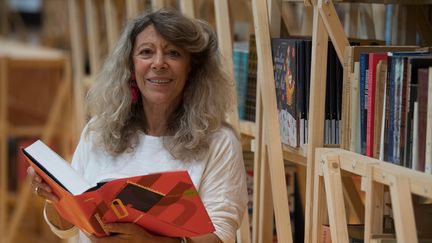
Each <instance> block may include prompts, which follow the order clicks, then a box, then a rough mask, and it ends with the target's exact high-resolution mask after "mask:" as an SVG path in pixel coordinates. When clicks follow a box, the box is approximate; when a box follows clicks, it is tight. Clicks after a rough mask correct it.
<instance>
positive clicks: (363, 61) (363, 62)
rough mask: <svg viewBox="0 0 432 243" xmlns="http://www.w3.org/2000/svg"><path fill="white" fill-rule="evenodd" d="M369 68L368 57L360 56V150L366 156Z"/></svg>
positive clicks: (365, 55)
mask: <svg viewBox="0 0 432 243" xmlns="http://www.w3.org/2000/svg"><path fill="white" fill-rule="evenodd" d="M367 66H368V55H367V54H361V55H360V111H359V112H360V150H361V154H363V155H364V154H366V122H365V121H366V116H365V113H364V107H365V97H366V85H367V77H366V75H367Z"/></svg>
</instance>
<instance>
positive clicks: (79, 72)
mask: <svg viewBox="0 0 432 243" xmlns="http://www.w3.org/2000/svg"><path fill="white" fill-rule="evenodd" d="M68 3H69V24H70V32H71V33H70V35H71V52H72V66H73V79H74V80H73V93H74V106H75V113H76V115H75V123H76V131H77V134H76V137H79V134H81V130H82V129H83V128H84V122H85V112H84V91H83V77H84V53H83V45H82V42H81V41H82V35H81V16H80V14H79V12H78V9H79V4H78V1H77V0H69V1H68Z"/></svg>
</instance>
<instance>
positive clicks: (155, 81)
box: [147, 79, 172, 84]
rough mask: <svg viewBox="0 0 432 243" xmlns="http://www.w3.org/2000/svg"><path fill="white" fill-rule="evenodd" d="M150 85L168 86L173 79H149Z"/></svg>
mask: <svg viewBox="0 0 432 243" xmlns="http://www.w3.org/2000/svg"><path fill="white" fill-rule="evenodd" d="M147 81H149V82H150V83H154V84H167V83H169V82H171V81H172V79H147Z"/></svg>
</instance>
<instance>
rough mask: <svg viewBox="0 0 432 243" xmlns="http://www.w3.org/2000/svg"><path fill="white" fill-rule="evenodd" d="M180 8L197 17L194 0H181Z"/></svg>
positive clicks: (191, 16)
mask: <svg viewBox="0 0 432 243" xmlns="http://www.w3.org/2000/svg"><path fill="white" fill-rule="evenodd" d="M180 9H181V11H182V13H184V14H185V15H186V16H188V17H190V18H195V7H194V0H180Z"/></svg>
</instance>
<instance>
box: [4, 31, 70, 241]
mask: <svg viewBox="0 0 432 243" xmlns="http://www.w3.org/2000/svg"><path fill="white" fill-rule="evenodd" d="M0 47H1V48H0V70H1V76H0V84H1V89H0V92H1V94H0V97H1V100H0V128H1V129H0V132H1V133H0V137H1V139H0V149H1V151H0V154H1V156H2V157H1V158H0V166H1V183H0V185H1V188H0V194H1V195H0V198H1V201H0V208H1V210H0V211H1V218H0V235H1V236H2V240H4V242H12V241H13V240H14V237H15V235H16V233H17V230H18V226H19V223H20V219H21V217H22V216H23V215H24V213H25V209H26V205H27V203H28V200H29V198H30V196H31V192H30V183H23V185H22V187H21V188H20V190H19V192H18V193H12V194H9V193H8V178H9V177H11V176H12V175H9V174H8V158H7V155H8V139H9V137H10V136H27V137H28V136H40V137H41V138H42V139H43V140H44V141H51V139H52V138H53V137H54V136H56V137H60V139H61V140H60V141H61V144H62V147H60V148H59V149H60V150H61V151H62V153H66V152H67V150H68V149H69V142H70V141H71V140H72V139H71V137H70V136H71V134H70V131H72V130H73V126H72V124H71V123H69V122H67V121H70V120H71V117H72V114H71V107H70V102H71V96H70V87H71V76H70V66H69V57H68V55H67V53H65V52H62V51H59V50H57V49H49V48H41V47H33V46H29V45H26V44H23V43H17V42H11V41H7V40H3V39H0ZM29 81H31V82H30V83H29ZM32 83H34V84H37V86H34V85H32ZM38 87H39V88H38ZM40 87H44V88H40ZM60 118H65V121H64V122H63V123H62V126H59V120H60ZM58 131H63V132H62V133H59V132H58ZM10 202H16V203H15V207H14V211H13V212H12V213H10V212H9V210H8V207H9V205H10ZM2 242H3V241H2Z"/></svg>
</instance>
